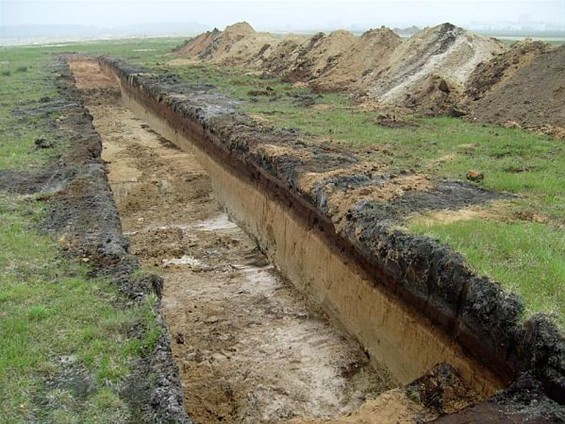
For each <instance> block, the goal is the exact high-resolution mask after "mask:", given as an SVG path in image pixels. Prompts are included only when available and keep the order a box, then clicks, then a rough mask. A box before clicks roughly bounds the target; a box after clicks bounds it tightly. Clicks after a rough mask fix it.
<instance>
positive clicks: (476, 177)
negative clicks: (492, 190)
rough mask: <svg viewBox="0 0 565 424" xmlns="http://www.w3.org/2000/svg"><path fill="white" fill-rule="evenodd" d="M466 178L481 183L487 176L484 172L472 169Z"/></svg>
mask: <svg viewBox="0 0 565 424" xmlns="http://www.w3.org/2000/svg"><path fill="white" fill-rule="evenodd" d="M466 178H467V179H468V180H469V181H474V182H476V183H480V182H481V181H482V180H484V179H485V176H484V174H483V173H482V172H479V171H473V170H471V171H469V172H467V175H466Z"/></svg>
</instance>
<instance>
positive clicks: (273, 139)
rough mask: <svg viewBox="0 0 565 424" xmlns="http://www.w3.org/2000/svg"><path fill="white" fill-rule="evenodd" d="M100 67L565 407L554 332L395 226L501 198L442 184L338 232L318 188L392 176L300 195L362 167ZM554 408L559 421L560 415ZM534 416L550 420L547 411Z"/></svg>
mask: <svg viewBox="0 0 565 424" xmlns="http://www.w3.org/2000/svg"><path fill="white" fill-rule="evenodd" d="M101 65H102V67H103V68H106V69H108V68H110V69H111V70H112V71H113V72H115V73H116V74H117V75H119V76H120V77H121V78H122V81H123V82H127V83H126V84H124V87H125V89H126V90H129V94H130V95H132V96H134V97H135V98H137V99H138V100H139V101H140V102H141V103H143V104H145V105H146V106H147V107H148V108H150V109H152V110H153V111H154V112H155V113H157V114H159V115H160V116H163V117H164V119H166V120H168V122H169V123H170V124H171V125H172V126H173V127H175V128H177V129H179V130H180V131H181V132H184V133H185V134H187V135H189V136H191V138H192V139H194V140H196V141H197V142H198V143H199V145H200V147H202V148H203V149H204V150H206V151H208V152H209V153H210V154H211V155H213V156H214V157H216V159H219V160H221V161H222V162H223V163H225V164H226V166H228V167H231V168H232V169H233V170H234V171H235V172H237V173H238V174H239V175H240V176H242V177H244V178H247V179H249V180H251V181H253V182H254V183H256V184H257V185H259V186H261V187H262V188H263V191H264V192H266V193H270V195H271V196H273V197H274V198H276V199H278V200H279V201H281V202H283V203H285V204H287V205H289V206H291V207H292V209H293V210H295V211H296V212H297V213H298V215H300V216H301V217H302V218H303V219H306V220H308V225H310V226H311V227H314V228H318V229H319V230H320V231H321V232H322V233H323V234H325V235H326V236H327V237H328V238H329V239H330V240H332V243H333V244H334V245H335V246H337V247H338V248H339V249H340V250H341V251H342V253H343V254H344V255H350V257H352V258H354V259H355V260H356V261H357V262H358V263H360V264H361V265H362V266H363V267H364V268H365V269H366V270H367V271H369V272H370V273H371V274H372V275H373V276H376V277H377V279H378V280H379V281H380V283H381V288H384V289H385V290H387V291H388V292H389V293H390V294H391V295H393V296H395V297H397V298H399V299H401V300H402V301H403V302H405V303H406V304H408V305H411V306H412V307H414V308H415V309H416V310H418V311H419V312H420V313H422V314H423V315H424V316H426V318H427V319H429V320H430V321H432V322H433V323H434V324H435V325H436V326H438V327H439V328H441V329H442V330H443V332H444V333H445V334H447V335H449V336H450V337H451V338H452V339H453V340H455V341H456V342H457V343H459V344H460V345H461V346H463V347H464V348H465V349H466V350H467V351H468V353H469V354H471V355H473V356H474V357H475V358H476V359H477V360H479V361H480V362H481V363H483V364H484V365H485V366H488V367H490V368H491V369H492V370H493V371H494V372H495V373H496V374H497V375H499V376H500V377H502V378H503V379H505V380H506V381H507V382H508V383H510V382H511V381H512V380H515V379H516V378H517V377H518V376H520V375H523V374H527V375H530V376H532V378H534V379H535V380H537V381H539V382H540V384H541V386H542V387H543V390H544V392H545V393H546V394H547V395H548V396H549V397H550V398H551V399H553V400H555V401H556V402H558V403H559V404H561V405H563V404H565V340H564V338H563V336H562V334H561V333H560V331H559V330H558V329H557V328H556V326H555V325H554V324H553V323H552V322H551V321H550V320H549V319H548V318H547V317H545V316H544V315H541V314H537V315H534V316H533V317H531V318H530V319H529V320H528V321H526V322H521V319H520V317H521V314H522V311H523V305H522V301H521V299H520V298H518V297H517V296H516V295H514V294H511V293H507V292H505V291H503V290H502V289H501V287H500V285H499V284H498V283H496V282H493V281H491V280H490V279H488V278H486V277H480V276H477V275H476V274H474V272H472V271H471V270H470V269H469V268H468V266H467V265H466V264H465V263H464V260H463V258H462V257H461V256H460V255H459V254H457V253H456V252H453V251H451V250H450V249H448V248H447V247H446V246H443V245H441V244H439V243H438V242H437V241H435V240H432V239H430V238H428V237H422V236H415V235H411V234H406V233H404V232H402V231H400V230H398V229H397V228H395V226H394V224H395V223H398V222H401V221H402V217H404V216H406V214H408V213H411V212H415V211H423V210H430V209H459V208H461V207H462V206H465V205H470V204H476V203H483V202H486V201H488V200H490V199H493V198H496V197H497V196H500V195H499V194H496V193H490V192H486V191H484V190H481V189H479V188H477V187H475V186H473V185H470V184H467V183H463V182H454V181H438V182H436V183H435V185H434V187H433V188H432V189H430V190H427V191H418V192H407V193H406V194H404V195H402V196H400V197H399V198H397V199H395V200H394V201H392V202H388V203H387V202H377V201H372V202H359V203H357V204H355V205H353V206H352V207H351V208H350V210H349V212H348V213H347V214H346V215H345V218H344V219H342V220H341V221H340V223H339V227H338V228H339V230H336V226H334V223H333V222H332V218H335V216H332V213H333V212H331V211H330V210H328V205H327V202H326V201H325V199H324V197H323V193H324V190H322V189H321V187H327V186H328V184H333V185H334V188H336V187H337V189H341V190H344V191H346V190H347V189H349V188H355V187H361V186H366V185H375V184H376V185H378V184H379V182H380V181H383V180H386V179H387V178H390V177H391V174H390V173H382V174H374V173H373V174H371V175H365V174H354V175H347V176H346V177H339V178H336V177H333V178H328V179H327V180H325V181H321V182H320V183H318V184H317V185H315V186H314V188H313V189H312V190H310V191H307V192H304V191H301V190H300V188H299V185H298V177H299V176H300V175H302V174H303V173H305V172H324V171H330V170H332V169H341V168H344V167H349V166H351V165H354V164H356V163H359V162H360V160H361V159H360V158H359V157H358V155H357V154H356V153H355V152H353V151H347V150H344V149H343V148H341V147H338V146H335V145H331V144H324V143H318V142H314V141H311V140H308V141H307V142H305V139H306V136H305V135H304V134H301V133H299V132H298V131H295V130H277V129H273V128H271V127H265V126H261V125H259V124H258V123H256V122H254V121H253V120H252V119H250V118H249V117H247V116H245V115H243V114H241V113H238V112H237V111H236V109H235V106H236V103H235V102H234V101H232V100H230V99H228V98H226V97H224V96H222V95H219V94H217V93H216V92H214V90H213V88H210V87H202V86H198V85H191V84H187V83H186V82H183V81H182V80H181V79H180V78H178V77H176V76H174V75H170V74H165V75H155V74H151V73H148V72H147V71H145V70H144V69H141V68H135V67H131V66H130V65H128V64H126V63H124V62H122V61H120V60H116V59H108V58H104V59H101ZM262 144H269V145H276V146H280V147H287V148H289V149H288V150H289V151H292V154H282V155H276V156H270V155H268V154H265V153H264V150H262V149H258V148H257V147H258V146H261V145H262ZM399 172H402V171H399ZM344 221H345V222H344ZM536 387H537V386H536ZM523 398H524V399H525V398H527V396H526V397H523ZM497 399H502V398H497ZM524 399H521V401H522V400H524ZM495 402H499V400H495ZM525 403H528V401H527V400H525ZM522 404H523V402H522ZM553 405H554V411H557V412H556V413H558V414H559V413H561V414H563V409H562V408H560V407H559V406H557V404H555V403H553ZM526 409H527V408H526ZM531 412H532V414H534V416H538V417H539V414H549V415H548V417H552V416H553V415H551V414H552V412H551V408H548V409H546V410H545V411H539V410H536V409H535V408H532V409H531ZM556 416H557V415H556ZM561 416H563V415H561Z"/></svg>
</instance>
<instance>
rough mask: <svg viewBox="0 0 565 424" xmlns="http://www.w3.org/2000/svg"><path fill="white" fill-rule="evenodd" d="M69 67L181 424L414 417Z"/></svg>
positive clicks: (206, 184) (202, 176)
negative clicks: (150, 308)
mask: <svg viewBox="0 0 565 424" xmlns="http://www.w3.org/2000/svg"><path fill="white" fill-rule="evenodd" d="M70 65H71V70H72V71H73V73H74V76H75V79H76V85H77V87H78V88H79V89H80V90H81V92H82V95H83V98H84V102H85V106H86V107H87V108H88V109H89V111H90V113H91V114H92V115H93V117H94V125H95V127H96V130H97V131H98V132H99V134H100V135H101V137H102V140H103V154H102V157H103V159H104V161H105V162H106V166H107V172H108V179H109V182H110V186H111V188H112V191H113V194H114V198H115V201H116V204H117V207H118V209H119V212H120V216H121V222H122V227H123V231H124V234H126V236H128V238H129V240H130V243H131V247H130V250H131V252H132V253H133V254H135V255H137V256H138V257H139V258H140V260H141V262H142V264H143V266H144V267H146V268H149V269H152V270H153V271H155V272H157V273H158V274H159V275H161V276H162V277H163V278H164V281H165V283H164V293H163V299H162V308H163V314H164V317H165V320H166V324H167V326H168V328H169V331H170V334H171V340H172V350H173V355H174V359H175V361H176V363H177V365H178V367H179V370H180V376H181V382H182V386H183V391H184V401H185V408H186V410H187V412H188V414H189V415H190V417H191V418H192V419H193V420H194V421H195V422H197V423H212V422H244V423H255V422H285V421H291V422H294V423H300V422H322V421H323V422H344V423H345V422H358V423H371V422H374V423H387V422H394V423H398V422H413V421H412V419H413V417H414V416H415V415H416V414H417V413H418V412H421V407H419V406H418V405H416V404H414V403H413V402H410V401H409V400H408V399H406V396H405V394H404V392H403V391H401V390H399V389H394V387H395V386H396V384H395V383H394V382H393V381H392V380H391V379H390V377H389V376H388V375H387V373H386V371H385V370H380V371H379V370H375V369H374V368H373V367H372V365H371V364H370V362H369V360H368V358H367V356H366V355H365V354H364V352H363V350H362V348H361V347H360V346H359V345H358V343H356V342H355V341H354V340H352V339H351V338H350V337H349V336H348V335H347V334H346V333H345V332H343V331H341V330H340V329H339V328H338V327H337V326H335V325H332V323H331V322H330V320H329V319H328V318H327V317H325V316H324V315H323V314H322V313H321V312H320V311H317V310H316V309H315V308H313V307H312V305H310V304H309V303H308V300H307V299H304V298H303V297H302V296H301V295H300V293H298V292H297V291H296V290H295V289H294V288H293V287H292V285H291V284H290V283H288V282H286V281H284V280H283V279H282V278H281V277H280V276H279V275H278V274H277V272H276V270H275V269H274V268H273V266H272V265H271V264H270V263H269V262H268V261H267V259H266V258H265V257H264V256H263V255H262V254H261V253H260V252H259V251H258V249H257V248H256V244H255V243H254V242H253V240H251V239H250V238H249V237H248V236H247V235H246V234H245V233H244V232H243V231H242V230H241V229H240V228H239V227H238V226H237V225H236V224H234V223H233V222H231V221H230V220H229V218H228V216H227V215H226V213H225V212H224V211H223V210H222V208H221V206H220V205H219V204H218V203H217V202H216V201H215V199H214V194H213V192H212V189H211V184H210V180H209V177H208V176H207V174H206V173H205V171H204V170H203V169H202V168H201V166H200V165H199V164H198V163H197V161H196V160H195V157H194V156H193V155H192V154H191V153H188V152H184V151H181V150H180V149H178V148H177V147H176V146H174V145H173V144H172V143H170V142H168V141H167V140H165V139H163V138H162V137H160V136H159V135H158V134H156V133H155V132H153V131H152V130H151V129H150V128H148V127H147V126H146V125H145V124H144V123H143V122H142V121H140V120H139V119H137V118H136V117H135V116H134V115H133V114H132V112H130V111H129V110H128V109H126V108H125V107H124V106H123V105H122V103H121V100H120V92H119V87H118V86H117V84H116V82H115V81H113V80H112V79H111V78H109V77H107V76H105V75H104V74H103V73H102V72H101V70H100V69H99V67H98V65H97V63H96V62H95V61H93V60H85V59H80V60H73V61H71V63H70ZM390 389H392V390H390ZM387 390H388V392H387ZM385 392H386V393H385ZM381 393H384V394H383V395H381V396H378V395H379V394H381Z"/></svg>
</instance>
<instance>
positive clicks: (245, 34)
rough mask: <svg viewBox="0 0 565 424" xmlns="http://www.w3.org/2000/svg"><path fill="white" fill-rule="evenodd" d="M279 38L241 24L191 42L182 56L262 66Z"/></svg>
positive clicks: (218, 62) (179, 51)
mask: <svg viewBox="0 0 565 424" xmlns="http://www.w3.org/2000/svg"><path fill="white" fill-rule="evenodd" d="M276 44H277V39H276V38H275V37H273V36H272V35H271V34H269V33H265V32H256V31H255V30H254V29H253V27H251V25H249V24H248V23H247V22H238V23H236V24H233V25H230V26H228V27H226V29H225V30H224V31H219V30H218V29H216V28H214V30H213V31H208V32H205V33H203V34H200V35H198V36H197V37H194V38H192V39H191V40H189V41H188V42H187V43H186V44H185V45H184V46H183V47H181V48H180V49H179V50H178V54H180V55H182V56H186V57H189V58H192V59H194V60H200V61H206V62H211V63H216V64H219V65H226V66H240V65H247V66H251V67H253V66H261V64H262V61H263V60H264V59H265V58H267V57H268V56H269V54H270V53H271V51H272V50H273V47H274V46H275V45H276Z"/></svg>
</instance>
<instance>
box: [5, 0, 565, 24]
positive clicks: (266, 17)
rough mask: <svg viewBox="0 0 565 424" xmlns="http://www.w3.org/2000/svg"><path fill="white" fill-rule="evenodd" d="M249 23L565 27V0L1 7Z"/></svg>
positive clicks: (221, 0) (59, 20)
mask: <svg viewBox="0 0 565 424" xmlns="http://www.w3.org/2000/svg"><path fill="white" fill-rule="evenodd" d="M242 20H246V21H248V22H249V23H251V25H253V26H254V27H255V28H256V29H260V30H272V29H282V30H284V29H300V28H314V27H321V28H339V27H344V28H347V27H351V26H352V25H361V26H366V27H376V26H380V25H389V26H392V25H412V24H415V25H429V24H439V23H442V22H446V21H448V22H452V23H454V24H456V25H463V26H464V25H468V24H469V23H471V22H473V21H480V22H496V21H527V20H531V21H542V22H546V23H551V24H553V25H560V26H563V27H564V28H565V0H552V1H544V0H541V1H536V0H522V1H511V0H502V1H500V0H498V1H487V0H450V1H447V0H443V1H442V0H420V1H418V0H396V1H391V0H388V1H380V0H373V1H369V0H366V1H316V0H314V1H312V0H309V1H300V2H294V1H272V0H268V1H265V0H263V1H259V0H257V1H226V0H208V1H195V0H164V1H157V0H114V1H93V0H59V1H51V0H44V1H28V0H0V24H1V25H2V26H4V25H20V24H64V25H69V24H79V25H95V26H99V27H114V26H122V25H131V24H141V23H161V22H198V23H202V24H204V25H206V26H208V27H210V28H213V27H218V28H220V29H223V27H225V26H226V25H228V24H230V23H234V22H237V21H242Z"/></svg>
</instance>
